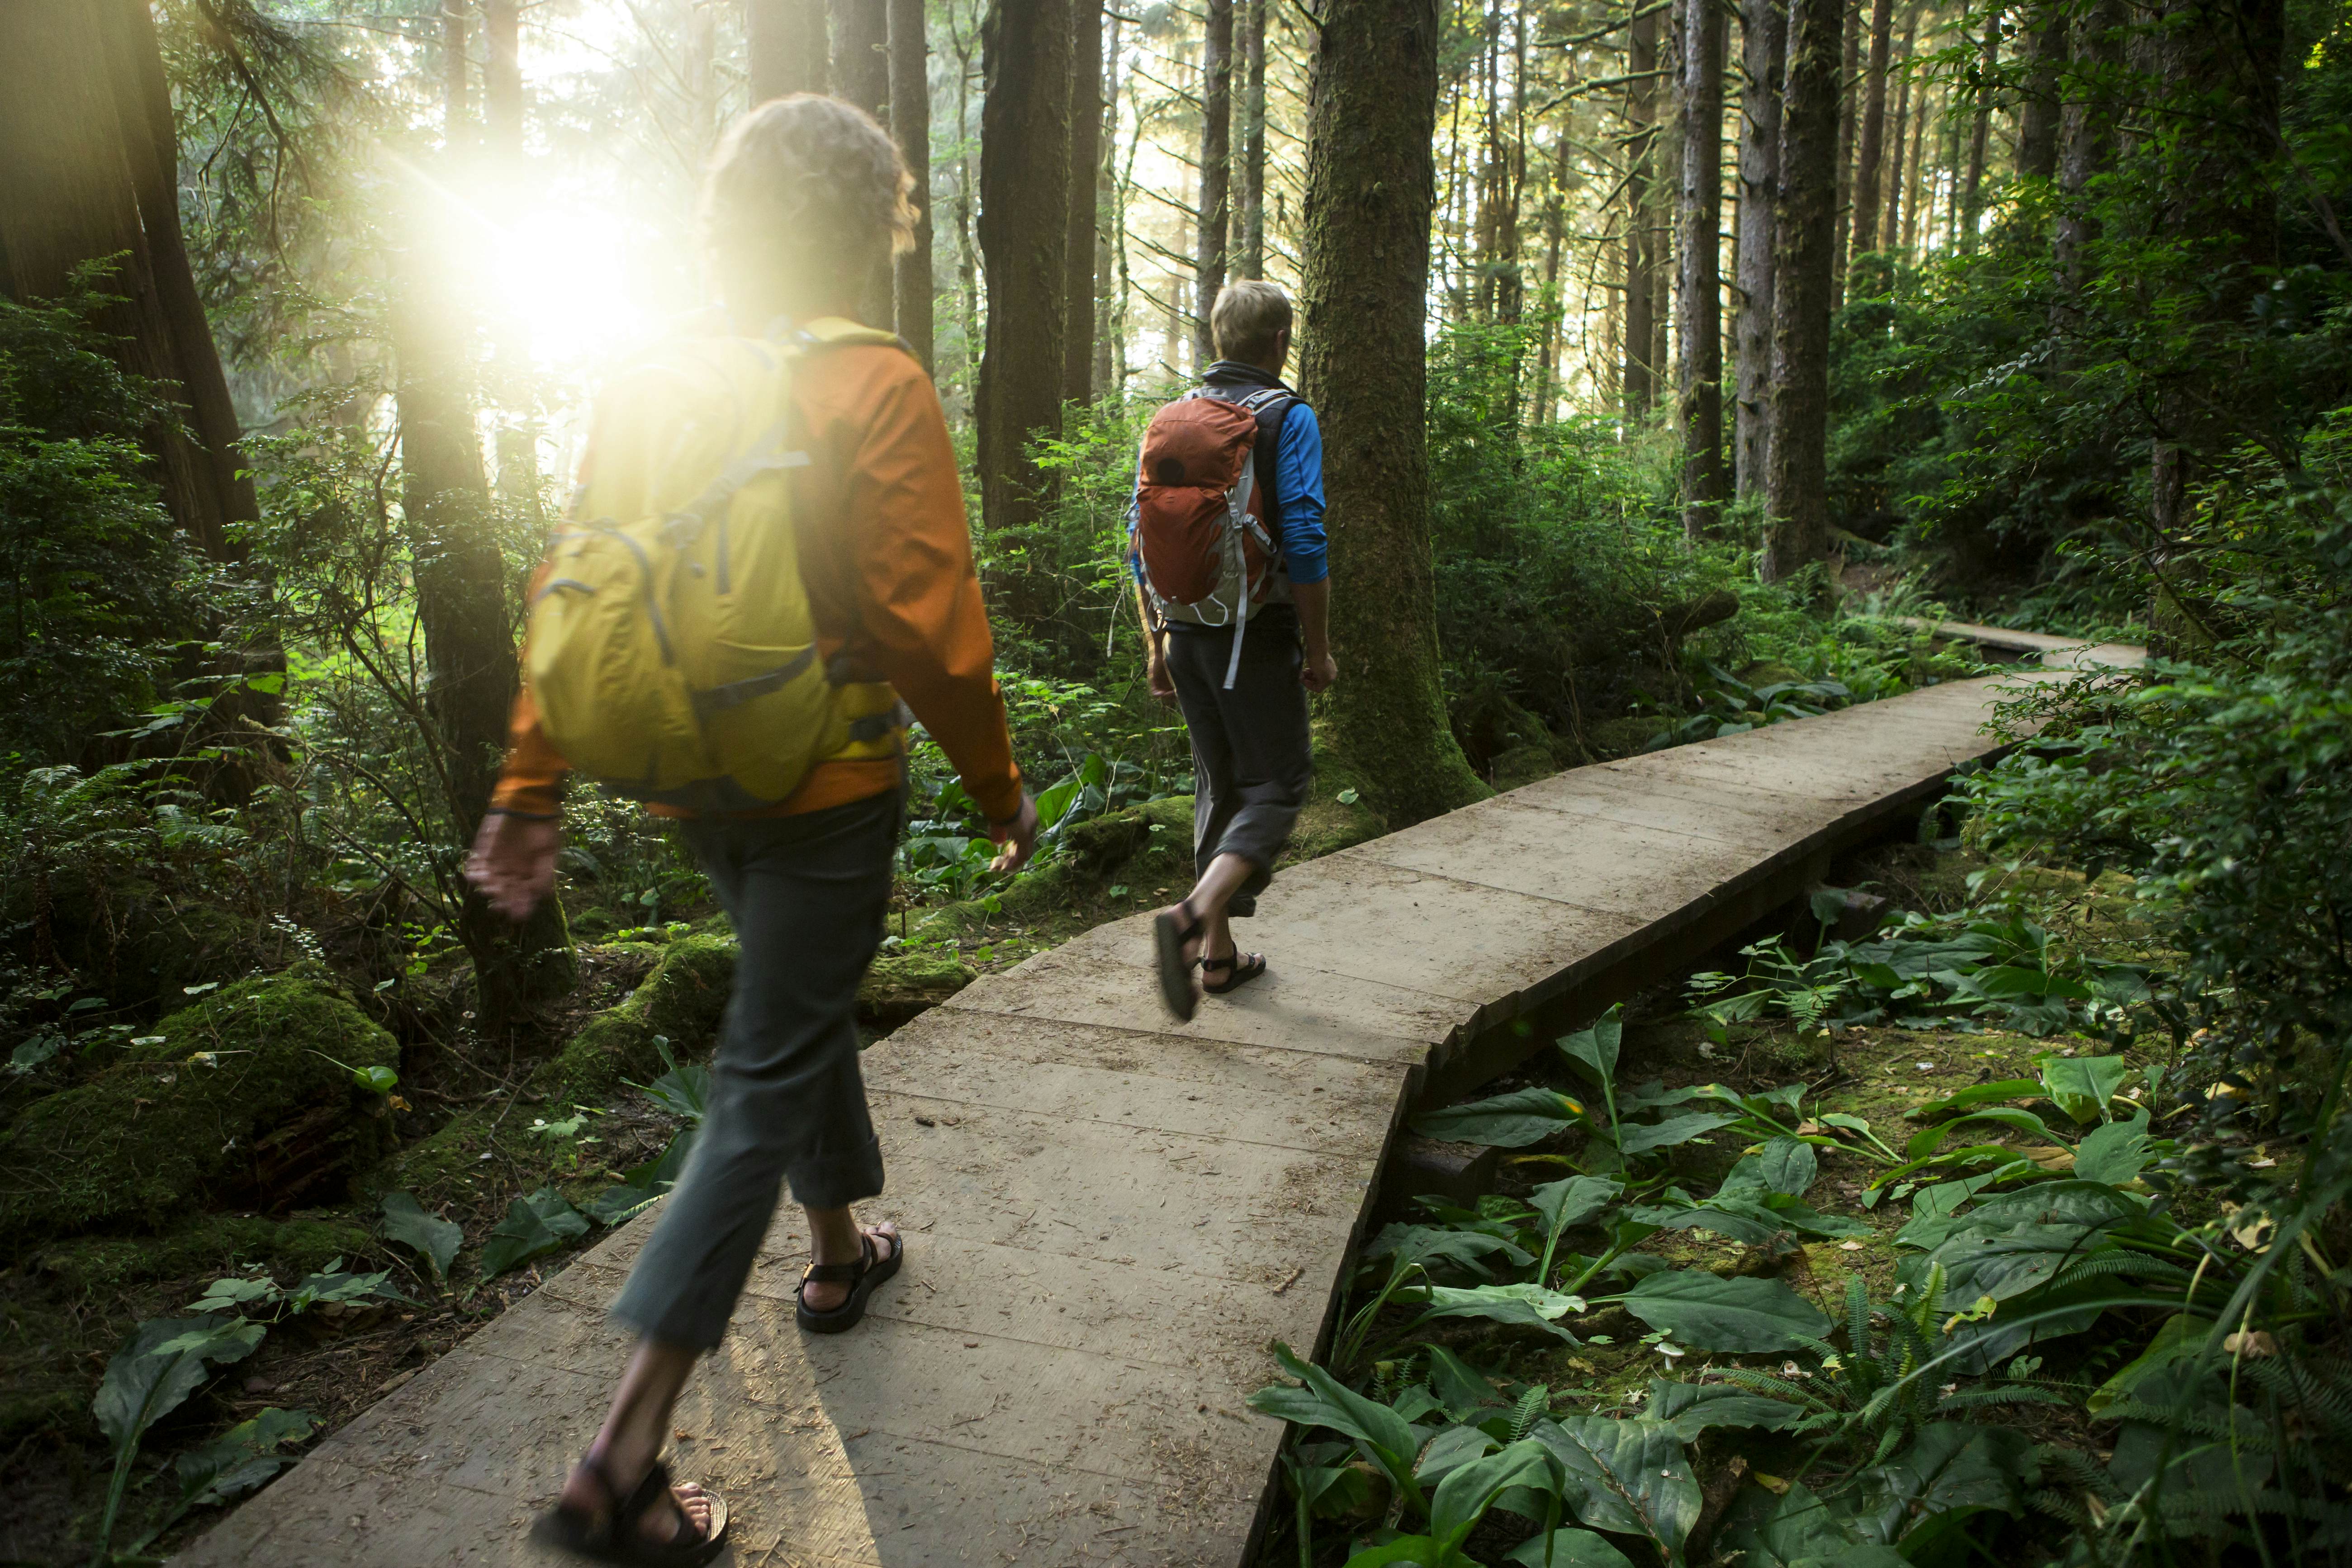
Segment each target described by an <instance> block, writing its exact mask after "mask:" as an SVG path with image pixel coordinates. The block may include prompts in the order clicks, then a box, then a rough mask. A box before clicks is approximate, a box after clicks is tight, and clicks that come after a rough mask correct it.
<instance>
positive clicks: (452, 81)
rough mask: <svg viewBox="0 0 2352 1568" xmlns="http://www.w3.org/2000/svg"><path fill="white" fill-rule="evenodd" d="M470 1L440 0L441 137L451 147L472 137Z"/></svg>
mask: <svg viewBox="0 0 2352 1568" xmlns="http://www.w3.org/2000/svg"><path fill="white" fill-rule="evenodd" d="M473 26H474V23H473V16H472V14H471V0H441V139H442V140H443V141H444V142H447V143H448V144H449V145H450V146H452V147H463V146H465V145H466V144H467V142H471V141H472V140H473V136H474V110H473V88H472V80H473V72H472V66H473V62H472V61H471V60H470V59H469V58H467V55H468V52H469V49H470V47H471V40H472V37H473Z"/></svg>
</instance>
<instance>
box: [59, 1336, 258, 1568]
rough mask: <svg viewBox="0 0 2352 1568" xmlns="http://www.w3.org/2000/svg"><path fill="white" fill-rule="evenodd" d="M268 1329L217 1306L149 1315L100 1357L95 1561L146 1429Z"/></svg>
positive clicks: (108, 1543) (107, 1544) (106, 1546)
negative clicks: (106, 1448) (103, 1462)
mask: <svg viewBox="0 0 2352 1568" xmlns="http://www.w3.org/2000/svg"><path fill="white" fill-rule="evenodd" d="M267 1333H268V1327H267V1325H265V1324H262V1323H257V1322H251V1321H247V1320H246V1319H244V1318H241V1317H235V1316H224V1315H222V1314H220V1313H216V1312H208V1313H205V1314H204V1315H202V1316H200V1317H194V1318H153V1319H150V1320H149V1321H146V1322H143V1323H142V1324H140V1325H139V1326H138V1328H136V1329H134V1330H133V1331H131V1338H130V1339H129V1340H128V1341H127V1342H125V1343H124V1344H123V1346H122V1348H121V1350H119V1351H117V1352H114V1355H113V1357H112V1359H110V1360H109V1361H108V1362H107V1363H106V1374H105V1376H104V1377H102V1378H101V1379H100V1382H99V1385H98V1397H97V1399H96V1400H95V1401H94V1402H93V1403H92V1405H91V1406H90V1410H91V1413H92V1414H93V1415H96V1416H97V1417H98V1426H99V1430H100V1431H101V1432H103V1433H105V1434H106V1439H107V1441H108V1442H109V1443H110V1444H111V1445H112V1447H113V1450H114V1474H113V1477H112V1479H110V1480H109V1481H108V1483H107V1489H106V1505H105V1511H104V1512H103V1513H102V1514H101V1516H100V1520H99V1526H98V1559H99V1561H100V1562H104V1561H106V1559H107V1558H108V1557H109V1556H110V1554H111V1552H112V1549H113V1541H114V1522H115V1519H116V1516H117V1515H118V1514H119V1513H120V1512H121V1507H122V1494H123V1489H124V1488H125V1487H127V1486H128V1485H129V1484H130V1480H131V1461H132V1460H133V1459H134V1458H137V1457H138V1454H139V1444H140V1440H141V1439H142V1438H143V1437H144V1436H146V1435H147V1430H148V1428H150V1427H151V1426H154V1425H155V1423H156V1422H158V1421H161V1420H162V1419H163V1417H164V1416H166V1415H170V1414H171V1413H172V1412H173V1411H174V1410H177V1409H178V1408H179V1407H180V1406H181V1405H183V1404H184V1403H186V1401H187V1398H188V1395H190V1394H194V1392H195V1391H196V1390H197V1389H198V1388H199V1387H201V1386H203V1384H204V1383H205V1379H207V1378H208V1377H210V1376H211V1375H212V1373H213V1371H214V1370H215V1368H218V1367H224V1366H227V1365H230V1364H232V1363H236V1362H240V1361H243V1360H244V1359H245V1358H246V1357H247V1356H249V1355H251V1354H252V1353H253V1352H254V1351H255V1349H256V1348H257V1347H258V1346H259V1345H260V1343H261V1341H262V1338H263V1336H264V1335H266V1334H267Z"/></svg>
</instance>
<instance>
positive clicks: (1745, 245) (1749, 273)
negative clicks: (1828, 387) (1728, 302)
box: [1731, 0, 1789, 498]
mask: <svg viewBox="0 0 2352 1568" xmlns="http://www.w3.org/2000/svg"><path fill="white" fill-rule="evenodd" d="M1739 32H1740V40H1739V51H1740V59H1739V66H1740V73H1741V85H1740V89H1739V260H1738V272H1739V278H1738V288H1739V312H1738V316H1737V317H1736V318H1734V321H1735V326H1734V336H1735V345H1734V346H1735V348H1736V350H1737V353H1738V371H1737V385H1736V387H1735V389H1734V392H1733V406H1732V441H1731V467H1732V485H1733V488H1734V489H1736V490H1737V491H1738V494H1739V495H1740V496H1741V497H1743V498H1745V497H1748V496H1751V495H1761V494H1762V493H1763V490H1764V458H1765V453H1766V451H1767V449H1768V448H1769V447H1770V445H1771V432H1772V214H1773V201H1774V196H1775V193H1776V192H1777V191H1778V189H1779V186H1780V178H1779V170H1780V86H1781V82H1782V80H1783V79H1784V78H1785V77H1786V76H1787V74H1788V61H1789V7H1788V0H1747V7H1746V9H1745V10H1744V11H1743V12H1742V13H1741V16H1740V26H1739Z"/></svg>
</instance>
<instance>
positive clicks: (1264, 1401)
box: [1248, 1342, 1421, 1494]
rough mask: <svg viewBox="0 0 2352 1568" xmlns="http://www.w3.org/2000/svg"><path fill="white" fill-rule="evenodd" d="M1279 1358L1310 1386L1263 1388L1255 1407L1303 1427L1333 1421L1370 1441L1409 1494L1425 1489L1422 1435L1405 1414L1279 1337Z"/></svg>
mask: <svg viewBox="0 0 2352 1568" xmlns="http://www.w3.org/2000/svg"><path fill="white" fill-rule="evenodd" d="M1274 1359H1275V1360H1276V1362H1277V1363H1280V1364H1281V1367H1282V1370H1283V1371H1285V1372H1286V1373H1289V1374H1290V1375H1291V1376H1293V1377H1295V1378H1297V1379H1298V1380H1299V1382H1301V1383H1302V1384H1305V1385H1306V1386H1305V1387H1303V1388H1285V1387H1281V1386H1279V1385H1276V1386H1275V1387H1272V1388H1261V1389H1259V1390H1258V1391H1257V1392H1256V1393H1255V1394H1251V1395H1250V1396H1249V1402H1248V1403H1249V1407H1250V1408H1251V1409H1253V1410H1255V1411H1258V1412H1259V1413H1261V1414H1263V1415H1273V1416H1278V1417H1279V1418H1281V1419H1282V1420H1285V1421H1289V1422H1294V1423H1296V1424H1297V1425H1298V1426H1328V1427H1329V1428H1330V1429H1331V1430H1332V1431H1334V1432H1337V1433H1339V1434H1340V1435H1341V1436H1346V1437H1352V1438H1354V1439H1355V1440H1356V1441H1357V1442H1359V1443H1361V1444H1363V1445H1364V1447H1365V1448H1366V1450H1367V1453H1366V1456H1365V1457H1366V1458H1370V1459H1372V1460H1373V1461H1375V1462H1376V1463H1378V1464H1379V1465H1380V1467H1381V1468H1382V1469H1384V1470H1386V1471H1388V1472H1389V1479H1391V1480H1392V1481H1395V1482H1396V1483H1397V1484H1398V1485H1399V1486H1400V1487H1402V1488H1403V1489H1405V1490H1406V1491H1407V1492H1408V1493H1409V1494H1410V1493H1415V1492H1417V1491H1418V1490H1419V1488H1418V1487H1417V1486H1416V1485H1415V1484H1414V1482H1413V1479H1412V1459H1413V1456H1414V1455H1415V1454H1416V1453H1418V1452H1419V1451H1420V1449H1421V1439H1420V1437H1419V1436H1417V1435H1416V1434H1415V1432H1414V1430H1413V1427H1412V1425H1411V1424H1410V1423H1408V1422H1407V1421H1406V1420H1405V1419H1404V1417H1402V1415H1398V1414H1397V1413H1396V1412H1395V1411H1393V1410H1391V1409H1390V1408H1389V1407H1388V1406H1387V1405H1381V1404H1376V1403H1375V1402H1373V1401H1371V1400H1370V1399H1367V1398H1365V1397H1364V1396H1363V1395H1362V1394H1358V1393H1357V1392H1356V1391H1355V1390H1354V1389H1352V1388H1349V1387H1348V1386H1347V1385H1346V1384H1343V1383H1341V1382H1340V1381H1339V1379H1338V1378H1335V1377H1333V1376H1332V1375H1331V1374H1330V1373H1328V1372H1326V1371H1324V1370H1323V1369H1322V1368H1321V1367H1319V1366H1315V1365H1312V1364H1310V1363H1307V1362H1303V1361H1301V1360H1299V1359H1298V1357H1297V1354H1295V1353H1294V1352H1292V1351H1291V1348H1290V1347H1289V1346H1288V1345H1286V1344H1283V1343H1281V1342H1276V1344H1275V1346H1274Z"/></svg>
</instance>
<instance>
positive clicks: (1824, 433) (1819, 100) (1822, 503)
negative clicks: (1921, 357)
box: [1763, 0, 1845, 582]
mask: <svg viewBox="0 0 2352 1568" xmlns="http://www.w3.org/2000/svg"><path fill="white" fill-rule="evenodd" d="M1844 31H1845V0H1790V5H1789V88H1788V93H1787V96H1786V97H1785V99H1784V100H1782V103H1781V106H1780V160H1779V163H1780V168H1779V174H1780V189H1779V192H1778V195H1777V196H1776V199H1775V202H1774V205H1775V207H1776V209H1777V210H1776V211H1775V212H1774V214H1773V218H1772V226H1773V230H1774V235H1773V238H1774V245H1773V258H1772V384H1771V402H1772V434H1771V443H1770V449H1769V451H1768V452H1767V454H1766V456H1765V460H1764V513H1765V536H1764V563H1763V564H1764V577H1765V580H1766V581H1767V582H1778V581H1779V580H1780V579H1781V578H1783V577H1787V576H1789V575H1790V574H1793V573H1795V572H1797V571H1799V570H1801V568H1803V567H1804V566H1805V565H1806V564H1807V563H1810V562H1814V561H1819V560H1821V559H1822V557H1823V556H1824V555H1826V554H1828V553H1829V540H1830V518H1829V416H1830V306H1831V294H1832V282H1833V279H1832V263H1833V262H1834V261H1835V259H1836V258H1835V256H1834V254H1833V253H1834V249H1835V247H1836V233H1835V230H1836V219H1837V213H1836V203H1837V135H1838V100H1839V99H1840V97H1841V96H1843V95H1842V93H1841V92H1840V89H1839V83H1838V66H1839V58H1840V53H1841V47H1842V42H1843V40H1842V37H1841V35H1843V32H1844Z"/></svg>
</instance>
